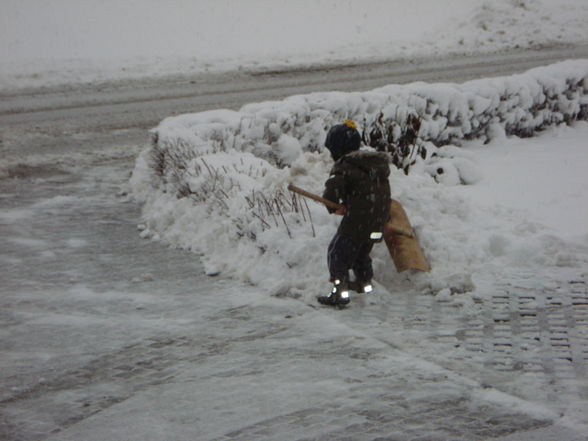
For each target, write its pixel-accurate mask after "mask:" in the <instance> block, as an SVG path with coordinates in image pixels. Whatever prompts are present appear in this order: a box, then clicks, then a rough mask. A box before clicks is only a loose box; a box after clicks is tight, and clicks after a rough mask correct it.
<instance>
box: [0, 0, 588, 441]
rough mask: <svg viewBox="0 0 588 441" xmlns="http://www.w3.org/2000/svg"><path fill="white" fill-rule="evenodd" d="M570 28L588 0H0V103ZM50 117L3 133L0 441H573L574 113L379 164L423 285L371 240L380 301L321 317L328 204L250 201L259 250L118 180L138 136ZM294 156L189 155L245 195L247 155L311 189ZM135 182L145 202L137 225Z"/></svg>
mask: <svg viewBox="0 0 588 441" xmlns="http://www.w3.org/2000/svg"><path fill="white" fill-rule="evenodd" d="M170 5H171V6H170ZM587 19H588V4H587V3H586V2H585V1H584V0H561V1H558V2H550V1H547V0H536V1H531V0H497V1H483V0H475V1H471V0H447V1H445V2H438V1H434V0H412V1H390V2H384V1H376V0H372V1H363V0H349V1H322V0H315V1H297V2H287V1H285V0H283V1H270V0H267V1H263V0H256V1H253V0H251V1H237V0H215V1H200V2H189V1H180V0H177V1H175V2H165V5H164V3H163V2H156V1H143V2H134V1H130V0H129V1H118V2H117V1H114V0H112V1H101V2H76V1H73V0H61V1H59V0H55V1H51V2H35V1H33V0H20V1H16V0H14V1H13V0H4V1H2V3H1V4H0V89H3V90H5V91H6V90H13V89H15V88H19V87H34V86H51V85H55V84H60V83H69V84H72V83H76V82H96V81H106V80H117V79H128V78H134V77H137V76H152V75H165V74H175V73H178V72H182V73H190V72H194V73H198V72H205V71H209V72H215V71H219V70H224V69H234V68H239V67H241V68H245V69H249V68H252V69H262V70H263V69H268V68H273V67H276V66H282V67H283V66H292V65H296V64H298V63H301V64H305V65H307V64H311V63H319V64H321V63H332V62H341V63H356V62H361V61H365V60H380V59H391V58H399V57H400V58H404V59H411V58H414V57H428V56H431V55H436V56H443V55H444V54H449V53H454V52H455V53H457V52H463V53H467V52H475V53H482V52H485V51H488V52H491V51H500V50H504V49H508V48H515V47H521V48H525V47H535V48H537V47H541V46H542V45H545V46H553V45H558V44H586V43H588V30H587V28H586V26H585V23H586V22H587V21H588V20H587ZM482 82H483V80H482ZM507 82H508V80H507ZM480 84H482V83H480ZM411 87H413V86H411ZM436 87H438V86H436V85H432V86H431V87H430V88H429V89H430V90H435V88H436ZM441 87H442V88H443V90H447V88H451V87H453V86H450V85H443V86H441ZM393 88H394V87H393ZM325 96H326V95H325ZM329 97H330V98H333V95H329ZM340 97H341V99H342V100H345V95H344V94H341V95H340ZM576 98H578V97H576ZM581 99H582V98H578V100H581ZM474 101H475V100H474ZM572 101H573V100H572ZM578 102H579V101H578ZM338 104H340V102H339V103H338ZM247 108H248V109H256V111H258V112H260V113H259V115H260V116H262V115H263V114H266V116H267V114H269V115H270V116H271V115H273V113H272V112H274V109H276V108H280V103H273V104H271V103H260V104H251V105H249V106H248V107H247ZM372 110H373V109H372ZM274 113H275V112H274ZM25 116H26V115H25ZM233 117H234V114H231V113H230V112H224V111H223V112H221V111H218V110H215V111H213V112H210V113H208V114H200V115H196V116H194V115H191V116H184V117H180V118H177V119H174V120H168V121H167V123H164V124H163V125H162V127H165V125H166V124H168V123H169V124H171V125H172V126H174V125H175V129H182V127H181V123H182V121H185V122H186V123H187V124H186V126H185V127H183V130H184V131H183V132H181V133H180V136H179V139H184V140H186V139H188V140H190V139H192V138H191V136H193V135H194V132H192V131H191V128H193V125H191V124H192V123H193V121H194V120H196V121H198V120H204V119H207V118H208V119H209V120H210V121H209V122H212V123H218V122H219V120H222V121H221V122H222V123H223V124H224V123H226V120H231V118H233ZM39 118H41V116H39ZM62 119H67V121H61V119H60V118H59V117H57V118H56V119H55V120H53V121H51V122H50V123H48V124H43V123H42V122H35V123H34V124H32V123H31V124H30V127H27V126H26V125H20V126H19V125H18V124H14V126H13V127H11V126H10V125H8V126H6V127H2V128H1V130H2V131H1V132H0V134H1V138H0V151H1V152H2V153H3V155H2V158H0V202H1V204H2V211H1V212H0V244H1V245H0V264H1V265H2V268H1V270H0V293H1V297H0V319H1V320H2V322H1V327H0V338H1V342H2V343H1V344H0V350H1V351H2V356H1V357H0V386H1V387H0V406H1V407H0V438H1V437H2V436H4V437H5V438H6V439H8V440H11V441H16V440H22V439H27V440H32V439H33V440H41V439H51V440H53V441H63V440H76V441H79V440H87V441H90V440H97V441H98V440H100V441H102V440H104V439H113V440H123V439H124V440H134V439H137V440H141V441H146V440H168V439H174V440H178V441H179V440H186V441H188V440H193V439H203V440H213V439H215V440H216V439H218V440H229V439H231V440H235V439H240V440H251V439H258V440H274V439H297V440H302V439H319V440H326V439H329V440H332V439H353V440H375V439H398V440H409V439H418V440H424V439H427V440H436V441H448V440H451V441H458V440H464V441H465V440H468V441H471V440H488V439H501V440H502V439H504V440H509V441H514V440H541V441H552V440H553V439H558V440H560V441H564V440H565V441H571V440H574V441H583V440H584V439H585V433H586V432H587V430H588V420H587V419H586V413H585V409H586V406H587V403H588V390H587V371H588V357H587V355H586V354H587V353H588V352H587V351H588V288H587V284H588V222H587V221H586V219H588V208H587V207H588V190H587V189H588V185H587V184H588V178H587V175H586V172H585V170H586V169H587V168H588V150H587V149H586V141H585V140H586V138H587V136H588V123H586V122H582V121H580V122H575V123H572V124H571V125H562V126H553V127H550V128H548V129H547V130H545V131H544V132H542V133H540V134H539V135H538V136H536V137H533V138H525V139H519V138H507V137H505V136H504V134H503V133H502V132H501V131H500V130H495V131H494V132H493V134H492V137H491V139H490V143H489V144H483V140H482V139H478V140H473V141H469V142H466V143H463V145H462V146H461V147H459V148H457V147H455V146H447V147H444V148H443V149H439V151H438V153H439V156H440V159H439V160H440V161H445V162H444V163H443V164H441V166H443V167H444V170H447V171H448V173H444V176H440V175H438V173H436V170H437V169H438V168H439V167H438V166H435V167H432V168H431V169H427V165H434V164H433V163H428V164H425V163H423V164H419V165H418V166H416V167H415V168H414V170H413V172H411V174H410V175H409V176H405V175H404V174H403V173H402V172H400V171H394V173H393V175H392V177H391V181H390V182H391V185H392V189H393V193H394V196H395V197H396V198H398V199H399V200H400V201H401V202H402V203H403V205H404V206H405V208H406V209H407V212H408V215H409V217H410V218H411V220H412V222H413V224H414V225H415V226H416V227H417V231H418V233H419V237H420V239H421V243H422V245H423V248H424V250H425V253H427V255H428V257H429V258H430V260H431V261H432V264H433V272H432V273H430V274H398V273H396V272H395V270H394V268H393V266H392V264H391V262H390V259H389V257H388V255H387V254H386V253H387V252H386V250H385V247H384V246H383V245H380V246H379V247H378V248H377V249H376V250H375V252H374V258H375V266H376V272H377V278H378V280H377V289H376V292H375V293H374V294H373V295H371V296H360V295H358V296H354V297H353V299H352V304H351V306H350V308H348V309H346V310H344V311H336V310H331V309H329V308H318V307H317V306H316V303H315V301H314V298H313V297H314V295H315V294H316V293H318V292H320V291H321V290H322V289H324V288H326V283H325V278H326V277H324V275H325V274H326V268H325V267H326V262H325V258H324V253H325V247H326V244H327V243H328V240H329V239H330V237H331V234H332V233H333V231H334V229H335V228H336V223H337V220H338V219H337V218H335V217H334V216H328V215H327V214H326V212H325V211H324V209H323V208H322V207H320V206H318V205H313V204H310V205H309V206H308V211H305V212H304V213H305V215H306V214H308V213H309V212H310V213H311V214H312V222H309V221H308V220H306V221H305V220H304V219H303V221H302V222H300V223H299V224H298V223H297V221H296V217H295V216H292V217H288V222H289V223H288V225H289V227H290V228H291V231H290V232H291V234H292V238H288V233H287V231H286V229H285V227H284V224H283V223H281V220H280V218H279V217H277V216H276V217H274V215H272V214H269V213H266V214H265V216H266V218H267V220H268V222H270V223H271V224H272V225H273V224H274V223H277V225H278V228H269V229H266V230H263V231H261V232H259V231H257V232H258V233H259V234H257V236H256V240H257V241H258V242H257V245H259V247H258V248H255V243H254V242H251V241H249V242H247V241H235V240H233V239H234V236H233V235H231V234H230V233H232V232H233V231H234V230H233V228H234V227H235V225H234V224H233V223H232V222H233V221H234V218H222V217H220V218H219V217H218V215H217V216H214V217H210V216H207V213H203V212H202V211H200V212H199V211H198V208H197V207H196V208H195V206H194V204H193V202H192V200H190V199H189V198H185V199H184V200H183V201H182V200H180V201H179V202H178V201H174V200H171V199H166V198H158V197H157V196H158V195H156V194H155V190H154V189H153V188H152V187H151V186H150V185H149V184H150V183H149V182H146V180H145V178H146V177H148V174H147V172H148V170H146V169H142V168H141V167H142V166H144V165H145V163H144V162H142V161H141V160H139V161H138V162H137V168H136V169H135V173H134V178H133V180H132V181H131V185H129V183H128V176H129V173H130V171H131V169H132V164H133V163H134V159H135V157H136V155H137V154H138V153H139V150H140V148H141V147H142V146H139V145H136V142H133V144H132V145H129V144H128V143H121V141H120V140H121V139H125V140H128V139H133V140H134V141H135V140H136V139H139V138H141V136H139V135H137V132H138V131H137V130H136V129H133V130H130V131H128V132H127V131H126V130H116V131H108V130H105V129H104V128H101V129H100V130H98V129H96V131H95V132H92V131H91V130H88V129H84V130H80V131H76V130H75V129H72V127H75V124H76V116H75V115H69V116H68V117H67V118H63V117H62ZM331 119H334V117H333V118H331ZM286 120H287V118H285V119H283V121H282V122H284V121H286ZM286 122H287V121H286ZM178 123H180V124H179V125H178ZM84 127H85V126H84ZM168 127H169V126H168ZM268 128H269V126H268ZM249 129H250V130H251V135H252V138H253V137H259V138H263V136H264V135H265V134H264V133H261V134H259V133H255V130H256V127H255V126H254V125H252V126H250V127H249ZM324 129H325V127H316V131H315V132H312V131H310V132H309V134H308V139H306V142H307V143H310V142H312V141H315V142H317V143H318V144H320V141H321V136H322V135H323V134H324ZM163 132H165V130H163ZM175 133H176V134H177V131H176V132H175ZM242 133H245V131H243V132H242ZM268 133H269V132H268ZM131 134H132V136H131ZM270 135H271V133H270ZM213 138H214V137H213ZM141 139H142V138H141ZM216 139H217V140H218V142H220V141H221V140H224V139H225V138H224V137H223V136H217V137H216ZM196 140H197V141H199V140H198V139H196ZM187 146H188V147H193V146H190V145H189V143H188V144H187ZM300 146H301V145H300V142H299V140H298V139H296V138H294V137H291V136H284V137H283V138H282V139H279V142H276V143H275V147H276V149H277V150H278V153H279V155H278V156H279V157H280V158H281V159H282V160H283V161H284V162H290V163H291V166H290V167H285V168H278V167H276V166H275V165H274V164H270V163H269V162H268V163H267V164H264V163H263V161H265V159H263V158H261V157H259V156H257V157H256V156H254V155H253V154H251V153H247V152H243V151H239V152H238V153H236V154H235V155H234V156H233V157H230V156H228V155H226V153H218V154H216V155H213V154H211V155H209V156H208V157H206V158H205V160H206V161H207V162H206V164H207V165H208V166H209V167H210V166H212V167H217V168H218V167H220V168H222V166H224V167H225V168H227V170H229V171H230V169H229V168H228V165H231V161H234V160H235V158H236V159H238V163H237V164H235V167H234V168H233V170H235V172H236V173H235V174H234V175H233V174H232V172H231V173H230V174H231V177H232V178H233V179H235V181H234V182H233V184H234V185H241V186H242V187H243V188H249V186H250V187H252V188H253V187H255V186H257V185H259V182H263V181H260V180H259V176H258V175H257V174H253V172H252V171H251V170H252V168H249V166H250V165H255V167H257V168H258V169H263V168H264V167H265V168H266V169H267V175H266V177H267V180H268V182H265V184H266V185H267V186H274V187H276V188H278V187H281V186H283V184H284V183H285V182H287V181H289V180H293V181H294V182H295V183H297V184H299V185H300V186H302V187H307V188H308V189H309V190H315V191H317V192H318V191H320V188H317V187H319V186H320V184H321V183H322V182H323V181H324V178H325V177H326V173H327V171H328V169H329V166H330V164H331V161H330V158H329V157H328V155H327V154H326V153H325V152H320V151H317V152H312V153H304V154H302V151H301V148H300ZM203 147H204V148H206V147H210V146H206V145H204V146H203ZM430 149H431V151H433V150H436V149H433V148H432V147H430ZM4 153H6V155H4ZM144 155H146V153H144ZM262 156H263V155H262ZM142 158H144V156H143V157H142ZM196 159H197V158H196ZM429 159H430V158H429ZM209 161H210V162H209ZM214 161H217V162H214ZM259 164H263V165H262V166H259ZM191 165H192V166H193V165H195V164H194V163H192V164H191ZM282 165H283V164H282ZM437 165H439V164H437ZM201 170H202V172H203V173H204V174H203V175H198V174H196V173H195V174H194V176H192V179H191V181H190V184H191V185H192V186H193V188H198V186H201V185H202V184H203V181H204V180H205V178H206V176H207V175H206V173H208V171H207V169H206V166H205V165H204V164H203V168H201ZM227 173H228V172H227ZM466 175H467V176H466ZM462 178H465V181H467V183H468V184H469V185H462V183H461V181H462V180H464V179H462ZM131 189H132V190H133V191H134V196H135V197H139V198H143V199H149V198H150V197H151V198H152V199H151V201H150V202H149V203H148V205H147V206H146V208H145V212H144V217H143V219H140V214H139V207H138V206H137V205H135V203H134V202H133V201H132V199H131V198H130V197H129V196H128V195H127V192H128V191H130V190H131ZM188 189H190V188H188ZM237 199H238V198H235V199H234V200H233V201H232V203H235V205H233V206H232V207H231V208H232V209H237V208H239V206H238V205H237V204H236V201H237ZM243 199H244V198H243ZM241 202H242V203H245V202H246V201H245V200H241ZM219 203H220V204H222V199H221V200H220V201H219ZM245 207H246V205H245ZM304 210H306V207H305V208H304ZM221 212H222V210H221ZM262 215H263V214H262ZM137 224H139V231H137ZM90 226H91V227H90ZM241 227H248V225H245V226H243V225H241ZM313 227H314V235H315V236H316V237H312V235H313V232H312V228H313ZM250 231H252V230H250ZM210 233H217V239H218V240H217V241H214V240H212V239H213V238H212V237H211V236H210ZM147 239H151V240H147ZM170 243H171V244H173V245H176V246H179V247H183V248H187V249H193V250H196V251H199V252H204V253H205V254H206V256H205V257H204V262H205V263H206V268H203V267H202V266H201V264H200V263H199V261H198V259H197V256H196V255H195V254H193V253H191V252H187V251H185V250H179V249H174V248H170V247H168V246H167V245H168V244H170ZM236 244H237V245H236ZM252 244H253V245H252ZM276 244H279V247H278V246H277V245H276ZM235 246H238V248H237V249H233V248H232V247H235ZM252 247H253V248H254V251H255V252H256V253H258V254H259V255H258V257H257V259H255V258H248V257H247V253H250V251H251V249H252ZM261 248H263V249H264V252H263V254H262V253H261V251H260V250H261ZM280 248H281V249H282V250H283V251H284V252H282V253H281V254H279V252H280ZM244 256H245V257H244ZM264 256H265V257H264ZM272 256H273V258H272ZM263 259H266V260H265V261H264V260H263ZM290 259H292V260H290ZM284 264H293V265H291V268H290V269H288V270H284V269H281V268H280V265H284ZM286 266H288V265H286ZM297 268H298V269H297ZM219 270H220V271H221V276H220V277H217V278H214V277H212V278H211V277H206V276H205V275H204V272H205V271H206V272H208V273H215V272H217V271H219ZM268 272H271V274H268ZM224 275H231V276H233V277H234V278H236V279H237V280H235V279H228V278H225V277H224ZM297 279H298V280H300V283H299V284H298V285H297V283H296V280H297ZM243 280H246V281H249V282H253V285H249V284H247V285H243V284H242V281H243ZM525 430H530V431H532V432H529V433H523V431H525ZM509 434H512V435H510V436H509ZM502 436H504V438H502Z"/></svg>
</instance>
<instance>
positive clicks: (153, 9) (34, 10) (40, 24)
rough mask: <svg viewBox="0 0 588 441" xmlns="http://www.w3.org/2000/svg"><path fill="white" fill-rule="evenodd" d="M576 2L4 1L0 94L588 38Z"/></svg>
mask: <svg viewBox="0 0 588 441" xmlns="http://www.w3.org/2000/svg"><path fill="white" fill-rule="evenodd" d="M587 21H588V5H587V4H586V2H585V1H583V0H558V1H556V2H554V1H549V0H492V1H488V0H444V1H442V2H441V1H437V0H412V1H398V0H396V1H382V0H345V1H343V0H336V1H331V0H300V1H296V2H294V1H288V0H247V1H240V0H199V1H190V0H174V1H173V2H160V1H157V0H144V1H141V2H136V1H131V0H128V1H117V0H106V1H101V2H79V1H76V0H55V1H50V2H38V1H35V0H3V1H2V3H1V4H0V89H7V88H13V87H25V86H44V85H50V84H60V83H72V82H91V81H106V80H109V79H121V78H134V77H140V76H152V75H165V74H177V73H182V74H188V73H199V72H214V71H218V70H228V69H237V68H239V69H243V68H244V69H267V68H272V67H277V66H286V67H287V66H293V65H297V64H325V63H334V62H343V63H350V62H351V63H357V62H365V61H375V60H387V59H395V58H403V59H407V60H410V59H414V58H419V57H430V56H433V55H438V56H443V55H446V54H448V53H483V52H493V51H499V50H504V49H513V48H528V47H542V46H553V45H560V44H574V43H578V42H586V41H587V40H588V30H587V28H586V26H585V23H586V22H587Z"/></svg>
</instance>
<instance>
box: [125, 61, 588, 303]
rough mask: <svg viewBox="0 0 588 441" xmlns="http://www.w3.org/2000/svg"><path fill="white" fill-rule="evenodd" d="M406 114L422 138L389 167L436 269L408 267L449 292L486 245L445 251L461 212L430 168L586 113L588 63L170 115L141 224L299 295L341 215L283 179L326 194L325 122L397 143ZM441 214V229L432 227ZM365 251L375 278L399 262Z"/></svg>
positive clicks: (459, 167) (458, 177)
mask: <svg viewBox="0 0 588 441" xmlns="http://www.w3.org/2000/svg"><path fill="white" fill-rule="evenodd" d="M411 115H413V116H414V115H416V116H418V117H419V118H420V120H421V125H420V129H419V131H418V133H417V137H416V139H415V140H414V144H415V145H416V146H417V147H418V149H417V148H413V149H409V151H406V152H404V157H403V161H404V162H403V163H404V164H411V165H412V168H411V172H410V175H409V176H405V175H404V173H403V172H401V171H395V172H394V173H393V174H392V176H391V185H392V189H393V194H394V197H396V198H397V199H399V200H400V201H401V202H402V203H403V204H404V205H405V208H406V209H407V211H408V212H409V216H411V220H412V221H413V224H415V226H416V227H417V230H418V231H419V233H420V237H421V241H422V243H423V246H424V248H425V251H426V253H427V255H428V257H429V259H431V261H432V266H433V268H434V274H433V276H427V275H420V276H414V277H420V279H421V282H422V283H423V285H422V286H423V287H426V286H429V287H431V286H433V285H435V286H436V287H437V288H438V289H443V288H444V286H441V285H443V284H441V285H438V284H439V280H446V279H447V280H449V279H451V280H452V281H451V282H447V285H448V286H449V285H451V289H453V290H458V291H459V290H466V291H467V290H468V289H469V288H468V287H469V286H470V285H471V282H470V281H468V277H467V276H463V275H457V276H456V277H453V276H451V274H453V273H455V268H456V267H460V265H461V266H462V267H464V268H465V267H467V266H468V265H472V262H478V263H480V262H483V261H484V256H491V255H492V253H493V251H492V249H490V246H489V245H488V246H486V245H487V244H486V245H484V246H482V249H483V250H481V249H480V248H477V247H474V248H473V249H471V250H470V252H471V253H472V254H471V255H470V254H468V252H465V253H461V256H460V257H459V258H458V257H455V256H453V257H452V259H453V260H450V261H449V262H447V261H446V258H447V252H446V249H447V247H448V246H449V248H451V245H450V244H448V243H445V240H446V239H447V237H446V235H447V234H449V236H450V237H451V239H450V242H451V241H452V240H455V241H456V243H462V242H463V234H465V233H464V232H466V231H468V227H467V225H464V222H466V220H465V218H467V217H468V216H470V215H469V214H467V213H465V212H463V207H460V202H459V201H456V200H454V199H452V198H451V197H449V196H447V195H445V194H444V193H443V191H442V188H441V187H439V186H437V185H436V184H434V180H432V179H431V177H430V176H433V177H434V178H435V180H436V181H437V182H442V183H445V184H451V185H452V184H459V183H465V184H473V183H475V182H477V180H478V179H480V176H479V174H478V173H477V170H476V167H475V165H474V164H473V161H472V160H471V158H469V157H468V155H467V154H466V153H465V152H461V149H459V148H458V147H456V146H455V145H459V143H460V142H462V141H464V140H470V139H481V140H483V141H485V142H486V141H490V140H492V139H499V138H501V137H504V136H505V135H519V136H531V135H533V134H534V133H536V132H537V131H540V130H542V129H544V128H545V127H547V126H549V125H553V124H558V123H566V122H570V121H573V120H577V119H588V61H587V60H582V61H568V62H563V63H558V64H555V65H552V66H548V67H543V68H537V69H533V70H531V71H528V72H526V73H524V74H521V75H514V76H510V77H501V78H493V79H484V80H476V81H471V82H467V83H464V84H425V83H413V84H409V85H402V86H401V85H391V86H386V87H383V88H379V89H375V90H373V91H370V92H357V93H342V92H325V93H313V94H308V95H299V96H293V97H289V98H287V99H285V100H283V101H275V102H263V103H254V104H248V105H245V106H243V107H242V108H241V109H240V110H239V111H230V110H216V111H209V112H202V113H198V114H190V115H181V116H177V117H172V118H168V119H165V120H164V121H162V122H161V124H160V125H159V126H158V127H157V128H156V129H154V130H153V132H152V133H153V144H152V146H150V147H149V148H147V149H146V150H145V151H143V152H142V154H141V155H140V156H139V158H138V160H137V164H136V167H135V170H134V173H133V178H132V180H131V184H132V186H133V192H134V194H135V196H136V197H137V198H138V199H139V200H141V201H143V202H144V203H145V209H144V213H145V220H146V222H145V225H143V227H142V228H144V231H143V232H142V234H143V236H145V237H151V238H155V239H157V238H161V237H163V238H164V239H165V240H166V241H167V242H168V243H171V244H173V245H176V246H180V247H185V248H189V249H192V250H195V251H198V252H200V253H202V254H203V257H204V262H205V264H206V265H207V269H208V271H209V272H218V271H228V272H230V273H231V274H233V275H235V276H238V277H241V278H242V279H245V280H248V281H251V282H253V283H256V284H262V285H264V286H265V287H266V288H268V289H269V290H270V291H271V292H273V293H274V294H280V293H288V294H289V295H296V294H297V293H298V294H300V293H302V292H305V293H307V294H308V293H309V292H311V291H312V290H309V287H312V286H319V285H320V283H316V282H319V281H324V280H325V279H326V270H325V263H324V261H325V250H326V245H327V243H328V241H329V239H330V237H331V235H332V233H333V232H334V230H335V228H336V225H337V221H338V219H336V218H335V217H334V216H328V215H327V213H326V211H325V210H324V208H322V207H320V206H318V205H316V204H309V203H306V201H303V200H301V199H299V198H297V197H295V196H293V195H291V194H289V193H288V192H287V191H286V190H285V188H286V186H287V184H288V182H290V181H294V182H295V183H296V184H298V185H299V186H301V187H304V188H307V189H308V190H313V191H315V192H320V191H321V189H322V185H323V181H324V179H325V177H326V175H327V173H328V170H329V168H330V166H331V165H332V162H331V160H330V157H329V155H328V154H327V153H325V152H324V151H323V147H322V145H323V142H324V138H325V136H326V131H327V130H328V128H329V127H330V126H331V125H333V124H335V123H338V122H340V121H342V120H343V119H346V118H351V119H354V120H355V121H357V122H358V124H359V126H360V129H361V130H362V131H363V134H364V140H365V142H366V144H371V145H373V146H376V147H378V148H380V149H385V150H389V151H391V152H392V153H395V146H396V145H398V144H399V143H400V144H401V138H402V137H403V136H404V135H405V129H406V124H407V123H406V122H407V120H408V119H409V118H410V117H411ZM451 144H453V145H451ZM469 208H471V207H469ZM439 213H445V215H447V216H449V218H448V219H444V218H443V216H440V214H439ZM456 217H457V219H456ZM444 223H446V225H445V226H446V228H447V229H446V230H442V231H444V233H443V238H441V237H440V236H439V234H436V233H435V231H439V230H438V229H439V226H440V225H444ZM433 225H434V226H435V227H434V228H435V229H436V230H435V229H433V228H430V226H433ZM454 228H457V230H454ZM489 241H490V242H491V240H490V239H489ZM381 248H384V247H381ZM486 253H487V254H486ZM374 256H375V267H376V270H377V271H378V269H379V270H380V272H379V273H378V272H377V274H379V275H380V280H382V281H384V280H385V279H386V277H383V276H382V275H383V274H384V273H385V274H387V275H388V278H389V277H390V276H389V274H392V273H394V271H393V270H392V269H390V262H389V259H388V258H387V256H386V254H385V251H382V250H381V249H380V251H377V252H376V253H375V255H374ZM456 259H457V260H456ZM465 262H468V263H467V264H466V263H465ZM465 273H467V271H465V272H464V274H465ZM392 278H393V279H394V277H392ZM432 280H435V283H433V282H432ZM456 280H458V282H456ZM393 282H394V283H398V280H396V279H394V280H393ZM313 284H314V285H313ZM456 285H459V286H456ZM445 288H447V286H445ZM423 289H425V288H423Z"/></svg>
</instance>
